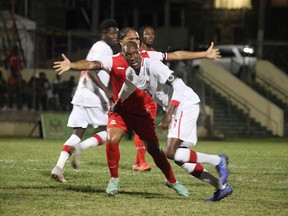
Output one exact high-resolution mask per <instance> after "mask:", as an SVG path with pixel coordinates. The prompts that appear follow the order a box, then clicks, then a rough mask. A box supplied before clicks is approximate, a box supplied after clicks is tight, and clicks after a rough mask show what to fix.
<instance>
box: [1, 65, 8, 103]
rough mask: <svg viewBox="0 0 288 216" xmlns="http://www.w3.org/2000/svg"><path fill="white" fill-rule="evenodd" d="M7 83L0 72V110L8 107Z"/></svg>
mask: <svg viewBox="0 0 288 216" xmlns="http://www.w3.org/2000/svg"><path fill="white" fill-rule="evenodd" d="M7 94H8V91H7V82H6V80H5V79H4V77H3V72H2V71H1V70H0V109H6V108H7V105H8V98H7Z"/></svg>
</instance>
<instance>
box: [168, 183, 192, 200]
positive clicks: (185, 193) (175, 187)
mask: <svg viewBox="0 0 288 216" xmlns="http://www.w3.org/2000/svg"><path fill="white" fill-rule="evenodd" d="M165 185H166V186H167V187H169V188H172V189H173V190H175V191H176V193H177V194H178V195H179V196H186V197H187V196H189V195H190V193H189V192H188V190H187V189H186V188H185V187H184V186H183V185H181V184H180V183H179V182H178V181H176V182H175V183H174V184H171V183H170V182H168V181H167V180H165Z"/></svg>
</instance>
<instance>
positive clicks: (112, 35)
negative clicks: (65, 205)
mask: <svg viewBox="0 0 288 216" xmlns="http://www.w3.org/2000/svg"><path fill="white" fill-rule="evenodd" d="M100 32H101V40H99V41H97V42H96V43H94V44H93V46H92V47H91V49H90V51H89V53H88V55H87V57H86V59H87V60H95V59H97V58H99V57H100V56H102V57H103V56H112V55H113V50H112V48H111V47H113V46H116V45H118V27H117V23H116V21H115V20H113V19H106V20H104V21H103V22H102V23H101V24H100ZM94 74H95V73H89V71H82V72H81V75H80V78H79V81H78V86H77V89H76V91H75V94H74V96H73V99H72V102H71V103H72V104H73V109H72V111H71V113H70V116H69V119H68V123H67V126H68V127H70V128H73V129H74V132H73V134H72V135H71V136H70V138H69V139H68V140H66V142H65V143H64V145H63V147H62V150H61V153H60V156H59V158H58V161H57V164H56V165H55V167H54V168H53V170H52V172H51V177H52V178H53V179H55V180H56V181H59V182H66V179H65V178H64V166H65V164H66V162H67V160H68V159H69V157H70V156H71V155H72V153H73V152H75V157H74V159H73V161H72V162H73V163H72V166H74V168H77V167H78V156H77V155H79V154H80V152H81V151H84V150H86V149H88V148H90V147H96V146H99V145H101V144H103V143H105V142H106V139H107V132H106V125H107V121H108V107H109V99H108V98H107V96H106V94H107V93H105V92H104V91H103V90H102V89H100V88H99V87H97V86H96V85H95V84H94V82H93V81H92V80H93V79H97V78H98V77H99V79H100V80H101V82H102V83H103V84H104V85H105V86H106V87H107V86H108V84H109V74H107V73H106V72H104V71H101V70H100V71H99V72H98V77H97V76H93V75H94ZM111 96H112V95H111ZM88 125H92V126H93V127H94V128H95V129H96V128H100V129H103V130H102V131H100V132H98V133H96V134H94V135H93V136H92V137H90V138H88V139H86V140H84V141H82V142H81V139H82V137H83V135H84V132H85V130H86V128H87V127H88Z"/></svg>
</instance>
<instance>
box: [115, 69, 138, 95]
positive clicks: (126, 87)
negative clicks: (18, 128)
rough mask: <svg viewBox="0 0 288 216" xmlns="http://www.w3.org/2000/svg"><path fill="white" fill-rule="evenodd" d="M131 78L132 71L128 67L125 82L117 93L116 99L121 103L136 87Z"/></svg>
mask: <svg viewBox="0 0 288 216" xmlns="http://www.w3.org/2000/svg"><path fill="white" fill-rule="evenodd" d="M132 76H133V69H132V68H130V67H128V68H127V70H126V80H125V82H124V83H123V85H122V87H121V90H120V91H119V93H118V98H119V99H121V101H124V100H126V99H127V98H128V97H129V96H130V95H131V94H132V93H133V92H134V91H135V90H136V89H137V87H136V85H134V84H133V82H132Z"/></svg>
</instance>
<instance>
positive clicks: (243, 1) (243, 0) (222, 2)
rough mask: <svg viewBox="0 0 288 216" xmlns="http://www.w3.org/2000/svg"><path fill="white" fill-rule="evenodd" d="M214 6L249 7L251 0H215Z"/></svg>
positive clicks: (223, 7)
mask: <svg viewBox="0 0 288 216" xmlns="http://www.w3.org/2000/svg"><path fill="white" fill-rule="evenodd" d="M214 3H215V8H217V9H242V8H246V9H251V8H252V3H251V0H215V2H214Z"/></svg>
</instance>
